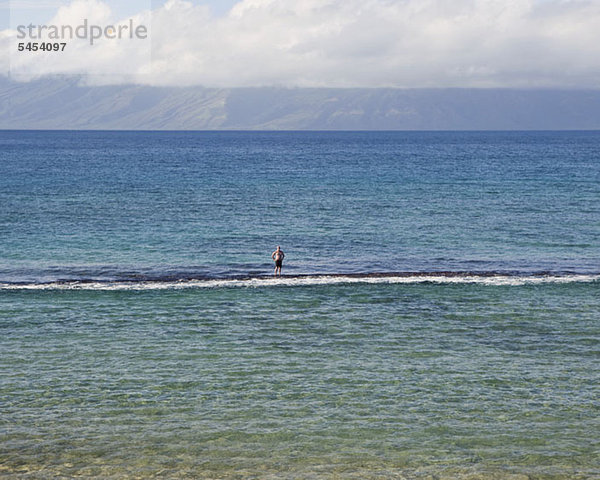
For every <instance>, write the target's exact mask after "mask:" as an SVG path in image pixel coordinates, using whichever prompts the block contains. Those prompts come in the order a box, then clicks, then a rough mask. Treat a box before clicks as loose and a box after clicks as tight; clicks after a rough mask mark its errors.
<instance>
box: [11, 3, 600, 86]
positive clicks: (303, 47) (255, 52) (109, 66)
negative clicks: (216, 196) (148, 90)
mask: <svg viewBox="0 0 600 480" xmlns="http://www.w3.org/2000/svg"><path fill="white" fill-rule="evenodd" d="M82 15H87V16H88V17H87V18H94V21H97V22H99V23H101V24H103V22H104V24H105V23H106V22H108V21H111V12H110V9H108V7H107V6H106V5H104V4H102V3H101V2H100V0H77V1H75V2H73V3H72V4H70V6H69V7H62V8H61V10H59V12H58V13H57V16H56V19H55V21H57V22H58V21H60V22H72V23H74V24H76V23H77V22H80V21H81V18H82ZM121 20H122V21H126V20H127V19H121ZM135 20H136V22H138V24H140V23H145V24H146V25H149V26H150V25H151V33H150V38H149V39H148V40H146V42H147V43H145V44H144V43H142V42H141V41H140V42H131V41H130V42H126V41H119V42H115V41H112V42H111V41H108V40H107V41H104V42H102V43H101V44H99V45H98V46H97V48H96V47H95V49H94V54H93V55H91V54H90V49H89V48H87V49H86V45H80V46H79V47H78V48H77V49H75V48H73V49H71V52H70V53H68V54H63V53H64V52H61V55H60V56H58V55H57V56H55V57H54V58H52V61H46V63H42V64H40V63H39V61H38V63H37V64H36V68H37V69H38V70H40V66H41V71H42V72H47V73H57V72H61V71H63V72H66V73H75V72H89V73H94V72H104V73H107V72H108V73H110V75H102V76H95V75H91V76H89V78H88V81H90V82H92V83H118V82H121V81H136V82H139V83H143V84H150V85H205V86H217V87H230V86H262V85H286V86H331V87H381V86H396V87H492V86H493V87H546V86H548V87H550V86H552V87H597V88H598V87H600V42H598V40H597V37H598V34H597V32H598V31H600V2H598V1H595V0H589V1H586V0H453V1H449V0H294V1H291V0H242V1H240V2H238V3H237V4H236V5H235V6H234V7H233V8H232V9H231V11H230V12H229V14H228V15H225V16H219V17H213V16H211V13H210V8H209V7H208V6H205V5H197V4H195V3H192V2H187V1H183V0H169V1H168V2H167V3H165V4H164V5H163V6H162V7H160V8H157V9H155V10H154V11H152V13H151V15H150V13H149V12H140V14H139V15H137V16H136V17H135ZM112 21H114V20H112ZM7 35H8V34H7V33H6V31H5V32H0V42H1V44H2V48H4V45H6V42H7V41H6V38H3V37H6V36H7ZM148 42H149V43H148ZM150 46H151V56H150V55H149V47H150ZM11 48H12V47H11ZM21 61H22V62H24V64H23V65H19V66H20V67H23V66H25V67H26V66H27V62H33V60H32V58H25V59H24V60H21ZM116 65H120V66H122V67H123V66H126V67H127V68H126V69H125V70H126V73H128V75H127V76H122V75H119V71H118V69H115V66H116ZM121 70H123V69H122V68H121ZM38 73H41V72H38Z"/></svg>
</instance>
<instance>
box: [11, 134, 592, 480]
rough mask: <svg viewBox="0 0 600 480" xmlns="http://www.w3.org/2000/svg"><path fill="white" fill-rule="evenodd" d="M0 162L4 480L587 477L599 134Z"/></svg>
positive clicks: (182, 141)
mask: <svg viewBox="0 0 600 480" xmlns="http://www.w3.org/2000/svg"><path fill="white" fill-rule="evenodd" d="M0 145H1V149H0V477H1V478H36V479H37V478H40V479H42V478H44V479H45V478H72V477H84V478H115V479H116V478H153V477H156V478H207V479H208V478H227V479H230V478H240V479H246V478H261V479H262V478H293V479H296V478H297V479H307V478H315V479H321V478H325V479H330V478H331V479H333V478H336V479H345V478H356V479H359V478H360V479H367V478H368V479H370V478H374V479H375V478H384V479H387V478H409V479H411V478H414V479H421V478H423V479H425V478H440V479H442V478H464V479H475V478H477V479H486V480H487V479H499V478H502V479H504V478H508V479H525V478H531V479H572V478H575V479H588V478H600V437H599V436H598V431H600V401H599V400H598V399H599V398H600V387H598V385H599V384H600V295H599V293H600V292H599V287H600V202H599V201H598V200H599V199H600V133H594V132H561V133H556V132H530V133H517V132H515V133H481V132H472V133H384V132H379V133H289V132H287V133H260V132H256V133H251V132H247V133H244V132H221V133H219V132H214V133H184V132H174V133H158V132H137V133H132V132H0ZM277 244H281V246H282V248H283V250H284V251H285V252H286V261H285V262H284V274H287V278H286V277H284V278H283V279H281V280H273V279H272V278H270V277H269V275H270V274H271V271H272V270H271V268H272V266H271V262H270V253H271V251H272V250H273V249H274V247H275V246H276V245H277ZM440 272H444V273H440Z"/></svg>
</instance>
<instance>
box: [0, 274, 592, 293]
mask: <svg viewBox="0 0 600 480" xmlns="http://www.w3.org/2000/svg"><path fill="white" fill-rule="evenodd" d="M598 281H600V274H596V275H586V274H571V275H529V276H528V275H501V274H498V275H490V276H483V275H468V274H465V275H452V276H447V275H436V274H415V275H402V276H381V277H377V276H367V275H366V276H343V275H335V276H327V275H317V276H302V277H285V276H284V277H278V278H272V277H271V278H269V277H259V278H248V279H214V280H184V281H176V282H60V283H59V282H56V283H30V284H18V285H16V284H7V283H0V290H100V291H103V290H108V291H128V290H181V289H191V288H197V289H200V288H202V289H203V288H262V287H303V286H312V285H342V284H419V283H435V284H480V285H488V286H519V285H544V284H566V283H589V282H598Z"/></svg>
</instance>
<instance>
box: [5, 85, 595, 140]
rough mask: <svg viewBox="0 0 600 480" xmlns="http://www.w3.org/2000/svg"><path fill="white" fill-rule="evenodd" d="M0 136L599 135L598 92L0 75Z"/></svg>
mask: <svg viewBox="0 0 600 480" xmlns="http://www.w3.org/2000/svg"><path fill="white" fill-rule="evenodd" d="M0 129H98V130H102V129H106V130H113V129H115V130H226V129H235V130H562V129H570V130H572V129H579V130H585V129H590V130H592V129H600V90H581V89H577V90H538V91H532V90H513V89H387V88H381V89H368V88H367V89H364V88H363V89H360V88H359V89H352V88H343V89H334V88H274V87H264V88H234V89H224V88H203V87H151V86H140V85H107V86H81V85H79V84H78V82H77V79H69V80H65V79H40V80H36V81H31V82H26V83H20V82H11V81H8V80H6V79H4V80H3V79H2V78H0Z"/></svg>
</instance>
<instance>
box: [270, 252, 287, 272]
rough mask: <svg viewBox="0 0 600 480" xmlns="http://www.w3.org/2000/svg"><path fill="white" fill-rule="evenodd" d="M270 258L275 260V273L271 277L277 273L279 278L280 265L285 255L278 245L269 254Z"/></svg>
mask: <svg viewBox="0 0 600 480" xmlns="http://www.w3.org/2000/svg"><path fill="white" fill-rule="evenodd" d="M271 258H272V259H273V260H275V273H274V274H273V275H277V274H278V273H279V276H280V277H281V265H282V264H283V259H284V258H285V253H283V250H282V249H281V247H280V246H279V245H277V250H275V251H274V252H273V253H272V254H271Z"/></svg>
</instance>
